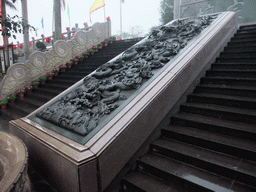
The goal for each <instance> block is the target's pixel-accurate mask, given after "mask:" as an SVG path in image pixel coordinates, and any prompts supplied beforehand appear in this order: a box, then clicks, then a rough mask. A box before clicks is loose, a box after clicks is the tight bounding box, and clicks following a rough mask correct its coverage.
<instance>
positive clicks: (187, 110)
mask: <svg viewBox="0 0 256 192" xmlns="http://www.w3.org/2000/svg"><path fill="white" fill-rule="evenodd" d="M180 113H181V114H180ZM180 113H178V114H177V116H179V115H181V116H185V118H188V119H189V118H191V119H194V118H198V119H199V118H200V119H201V120H202V119H204V118H205V120H207V121H209V122H211V121H214V120H216V121H220V122H218V123H219V124H220V123H222V124H224V123H225V124H229V125H230V126H232V127H234V126H238V127H242V126H247V127H246V128H247V129H248V130H249V131H248V132H250V134H252V135H246V136H244V137H248V138H252V136H253V135H254V137H255V138H256V125H255V122H256V112H255V110H253V109H244V108H236V107H229V106H222V105H216V104H203V103H192V102H186V103H184V104H182V105H180ZM194 114H197V115H196V116H195V117H194V116H193V115H194ZM198 115H199V116H198ZM174 117H176V116H174ZM222 120H223V122H222ZM233 124H234V125H233ZM209 126H210V125H209ZM237 129H238V130H240V128H237ZM232 134H233V133H232ZM241 135H242V134H241Z"/></svg>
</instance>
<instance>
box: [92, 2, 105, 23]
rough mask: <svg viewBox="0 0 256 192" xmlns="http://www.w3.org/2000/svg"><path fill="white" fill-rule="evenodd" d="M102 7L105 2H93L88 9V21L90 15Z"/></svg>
mask: <svg viewBox="0 0 256 192" xmlns="http://www.w3.org/2000/svg"><path fill="white" fill-rule="evenodd" d="M104 6H105V0H95V2H94V3H93V5H92V6H91V9H90V20H91V13H92V12H93V11H96V10H97V9H99V8H101V7H104Z"/></svg>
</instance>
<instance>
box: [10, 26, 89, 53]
mask: <svg viewBox="0 0 256 192" xmlns="http://www.w3.org/2000/svg"><path fill="white" fill-rule="evenodd" d="M91 28H92V27H89V26H88V25H87V24H86V25H84V28H75V29H74V28H73V30H70V28H69V27H67V28H66V30H67V32H64V33H62V40H64V41H67V40H70V39H71V38H72V37H73V36H74V35H75V33H76V32H77V31H80V30H82V31H88V30H90V29H91ZM37 41H41V42H43V43H44V44H45V45H46V50H47V49H50V48H52V46H53V45H54V42H55V41H54V33H53V35H52V36H44V35H43V34H42V35H41V38H38V39H34V37H32V41H30V42H29V46H30V47H29V49H30V53H33V52H34V51H36V50H37V48H36V42H37ZM23 45H24V44H22V43H19V42H17V44H13V46H14V53H15V54H16V55H17V56H23V55H24V48H23Z"/></svg>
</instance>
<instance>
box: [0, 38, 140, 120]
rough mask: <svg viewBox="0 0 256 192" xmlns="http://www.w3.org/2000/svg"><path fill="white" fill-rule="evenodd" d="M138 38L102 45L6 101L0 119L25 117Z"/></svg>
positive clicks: (0, 111) (135, 41) (0, 112)
mask: <svg viewBox="0 0 256 192" xmlns="http://www.w3.org/2000/svg"><path fill="white" fill-rule="evenodd" d="M140 40H141V39H140V38H139V39H131V40H122V41H114V42H113V44H109V45H108V46H107V47H103V49H102V50H99V52H98V53H95V54H94V55H91V56H89V58H87V59H85V60H84V61H83V62H80V63H79V64H78V65H73V66H72V68H70V69H67V70H66V72H64V73H62V72H60V73H59V75H58V76H55V77H53V80H47V82H46V83H45V84H44V85H40V86H39V88H38V89H34V90H33V91H32V92H31V93H26V95H25V97H24V98H17V99H16V100H15V103H8V106H7V109H6V110H0V114H1V121H9V120H13V119H19V118H21V117H25V116H26V115H28V114H30V113H31V112H33V111H35V110H36V109H37V108H39V107H40V106H42V105H43V104H45V103H46V102H48V101H49V100H51V99H52V98H53V97H55V96H57V95H58V94H60V93H61V92H63V91H64V90H66V89H67V88H69V87H70V86H71V85H73V84H75V83H76V82H78V81H79V80H81V79H82V78H84V77H85V76H86V75H88V74H90V73H91V72H93V71H94V70H95V69H97V68H98V67H99V66H100V65H102V64H104V63H106V62H108V61H109V60H111V59H113V58H114V57H115V56H117V55H118V54H120V53H122V52H123V51H124V50H126V49H128V48H129V47H131V46H132V45H134V44H135V43H137V42H138V41H140Z"/></svg>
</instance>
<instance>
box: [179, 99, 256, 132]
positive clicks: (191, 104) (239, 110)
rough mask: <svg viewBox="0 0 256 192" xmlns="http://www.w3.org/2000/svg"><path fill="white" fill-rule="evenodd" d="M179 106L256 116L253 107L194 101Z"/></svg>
mask: <svg viewBox="0 0 256 192" xmlns="http://www.w3.org/2000/svg"><path fill="white" fill-rule="evenodd" d="M181 106H187V107H196V108H200V109H209V110H214V111H220V112H229V113H236V114H239V115H251V116H255V118H256V111H255V110H253V109H243V108H236V107H229V106H223V105H216V104H202V103H194V102H186V103H184V104H181ZM236 124H237V122H236ZM244 126H245V125H244ZM255 131H256V126H255Z"/></svg>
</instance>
